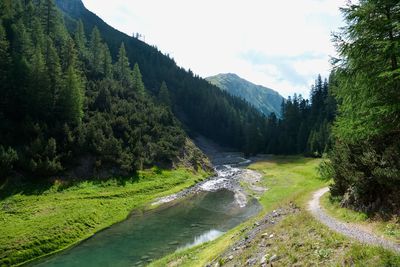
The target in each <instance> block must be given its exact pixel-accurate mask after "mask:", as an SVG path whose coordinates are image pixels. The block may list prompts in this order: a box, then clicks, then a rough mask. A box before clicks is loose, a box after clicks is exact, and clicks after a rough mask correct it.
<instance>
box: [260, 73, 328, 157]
mask: <svg viewBox="0 0 400 267" xmlns="http://www.w3.org/2000/svg"><path fill="white" fill-rule="evenodd" d="M334 84H335V78H334V76H333V75H332V76H331V78H330V81H329V82H328V81H327V80H325V81H323V80H322V78H321V76H318V78H317V80H316V81H315V85H313V86H312V87H311V93H310V100H308V99H305V98H303V97H302V96H301V95H297V94H295V95H294V96H293V97H289V98H288V99H287V100H285V101H284V102H283V103H282V118H281V119H279V118H277V116H276V115H275V114H271V115H269V116H268V118H267V120H268V122H267V128H266V129H267V132H266V140H268V142H267V144H266V148H265V151H266V153H272V154H305V155H309V156H321V155H322V154H323V153H325V152H328V151H329V149H330V148H331V146H332V138H331V126H332V123H333V120H334V119H335V116H336V101H335V99H334V97H333V95H332V92H331V91H332V90H331V89H330V88H331V87H333V86H334Z"/></svg>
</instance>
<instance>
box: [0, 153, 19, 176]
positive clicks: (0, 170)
mask: <svg viewBox="0 0 400 267" xmlns="http://www.w3.org/2000/svg"><path fill="white" fill-rule="evenodd" d="M17 160H18V154H17V152H16V151H15V150H14V149H12V148H11V147H8V148H7V149H6V148H4V147H3V146H2V145H0V176H1V177H0V178H3V177H5V176H7V175H9V174H10V172H11V171H12V170H13V167H14V166H13V164H14V163H15V162H16V161H17Z"/></svg>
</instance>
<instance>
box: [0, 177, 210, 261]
mask: <svg viewBox="0 0 400 267" xmlns="http://www.w3.org/2000/svg"><path fill="white" fill-rule="evenodd" d="M205 177H206V174H205V173H199V174H193V173H192V172H190V171H188V170H184V169H180V170H174V171H163V172H153V171H144V172H141V173H140V174H139V175H138V176H137V177H135V178H133V179H131V180H124V181H121V180H117V179H112V180H108V181H92V182H90V181H86V182H80V183H77V184H75V185H73V186H70V187H68V188H65V186H63V185H62V184H60V183H55V184H54V185H53V186H51V187H49V188H48V189H46V190H45V191H43V192H37V191H35V190H33V191H32V192H30V193H19V194H14V195H12V196H9V197H6V198H4V199H2V200H0V225H1V227H0V266H9V265H15V264H20V263H23V262H25V261H28V260H32V259H35V258H37V257H41V256H44V255H47V254H50V253H54V252H56V251H59V250H61V249H65V248H67V247H69V246H71V245H73V244H76V243H77V242H80V241H82V240H83V239H86V238H88V237H90V236H91V235H93V234H94V233H96V232H98V231H99V230H101V229H104V228H106V227H108V226H110V225H112V224H114V223H117V222H119V221H122V220H124V219H125V218H126V217H127V216H128V215H129V213H130V212H131V211H132V210H133V209H143V208H145V207H146V204H148V203H149V202H151V201H152V200H154V199H155V198H157V197H161V196H165V195H168V194H171V193H174V192H177V191H180V190H181V189H183V188H185V187H189V186H191V185H193V184H194V183H196V182H197V181H199V180H202V179H204V178H205Z"/></svg>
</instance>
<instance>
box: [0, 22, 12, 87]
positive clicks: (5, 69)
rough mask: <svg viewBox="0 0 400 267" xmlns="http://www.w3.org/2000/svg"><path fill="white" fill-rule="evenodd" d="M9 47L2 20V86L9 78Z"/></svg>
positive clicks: (0, 50) (0, 37)
mask: <svg viewBox="0 0 400 267" xmlns="http://www.w3.org/2000/svg"><path fill="white" fill-rule="evenodd" d="M9 48H10V44H9V42H8V40H7V38H6V31H5V30H4V27H3V22H2V21H1V20H0V88H3V87H4V86H5V85H6V84H7V79H8V78H9V70H10V64H11V58H10V53H9ZM1 91H3V90H1Z"/></svg>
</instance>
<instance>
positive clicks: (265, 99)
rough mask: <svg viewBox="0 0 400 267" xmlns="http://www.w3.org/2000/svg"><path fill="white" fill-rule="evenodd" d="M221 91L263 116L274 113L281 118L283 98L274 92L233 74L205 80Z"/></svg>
mask: <svg viewBox="0 0 400 267" xmlns="http://www.w3.org/2000/svg"><path fill="white" fill-rule="evenodd" d="M206 80H207V81H209V82H210V83H212V84H214V85H216V86H217V87H219V88H220V89H221V90H224V91H227V92H228V93H230V94H231V95H234V96H237V97H240V98H242V99H244V100H246V101H247V102H249V103H250V104H251V105H253V106H254V107H255V108H257V109H258V110H259V111H261V112H262V113H263V114H265V115H269V114H271V113H275V114H276V115H277V116H278V117H280V116H281V104H282V101H283V100H284V98H283V97H282V96H281V95H280V94H279V93H278V92H276V91H275V90H273V89H270V88H267V87H265V86H261V85H256V84H254V83H251V82H249V81H247V80H245V79H243V78H241V77H239V76H238V75H237V74H235V73H222V74H218V75H215V76H211V77H208V78H206Z"/></svg>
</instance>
